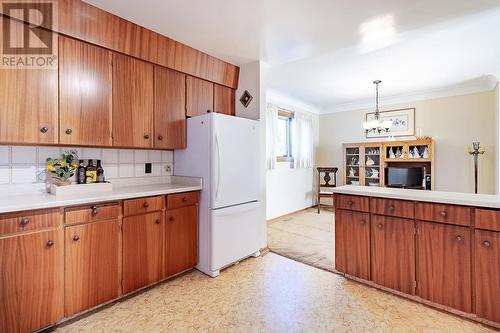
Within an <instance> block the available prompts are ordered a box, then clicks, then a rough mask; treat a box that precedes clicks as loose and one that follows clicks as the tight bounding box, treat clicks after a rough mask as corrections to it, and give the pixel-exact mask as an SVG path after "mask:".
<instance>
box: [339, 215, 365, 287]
mask: <svg viewBox="0 0 500 333" xmlns="http://www.w3.org/2000/svg"><path fill="white" fill-rule="evenodd" d="M335 269H336V270H337V271H339V272H342V273H346V274H349V275H352V276H356V277H359V278H362V279H365V280H369V279H370V214H367V213H359V212H354V211H347V210H342V209H337V210H336V211H335Z"/></svg>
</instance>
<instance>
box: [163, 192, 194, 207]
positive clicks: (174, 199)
mask: <svg viewBox="0 0 500 333" xmlns="http://www.w3.org/2000/svg"><path fill="white" fill-rule="evenodd" d="M199 197H200V193H199V192H187V193H177V194H169V195H167V208H168V209H172V208H179V207H184V206H192V205H195V204H197V203H198V200H199Z"/></svg>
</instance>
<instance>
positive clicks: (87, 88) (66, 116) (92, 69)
mask: <svg viewBox="0 0 500 333" xmlns="http://www.w3.org/2000/svg"><path fill="white" fill-rule="evenodd" d="M59 45H60V59H59V91H60V98H59V115H60V124H61V127H60V135H59V137H60V143H62V144H75V145H76V144H78V145H91V146H111V143H112V139H111V106H112V103H111V97H112V88H111V87H112V77H111V74H112V72H111V68H112V67H111V59H112V57H111V52H110V51H107V50H105V49H103V48H100V47H97V46H93V45H90V44H87V43H83V42H80V41H78V40H75V39H71V38H66V37H62V36H61V37H60V38H59Z"/></svg>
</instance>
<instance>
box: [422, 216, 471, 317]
mask: <svg viewBox="0 0 500 333" xmlns="http://www.w3.org/2000/svg"><path fill="white" fill-rule="evenodd" d="M417 230H418V256H417V263H418V269H417V282H418V295H419V296H420V297H422V298H425V299H427V300H429V301H432V302H435V303H438V304H442V305H445V306H449V307H452V308H454V309H458V310H461V311H465V312H471V303H472V291H471V290H472V287H471V262H470V258H471V243H470V229H469V228H467V227H459V226H453V225H444V224H438V223H432V222H419V226H418V229H417Z"/></svg>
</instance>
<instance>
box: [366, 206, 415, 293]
mask: <svg viewBox="0 0 500 333" xmlns="http://www.w3.org/2000/svg"><path fill="white" fill-rule="evenodd" d="M370 267H371V279H372V281H373V282H375V283H377V284H379V285H381V286H384V287H387V288H391V289H395V290H398V291H401V292H403V293H406V294H410V295H415V222H414V221H413V220H409V219H402V218H394V217H386V216H380V215H372V216H371V266H370Z"/></svg>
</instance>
